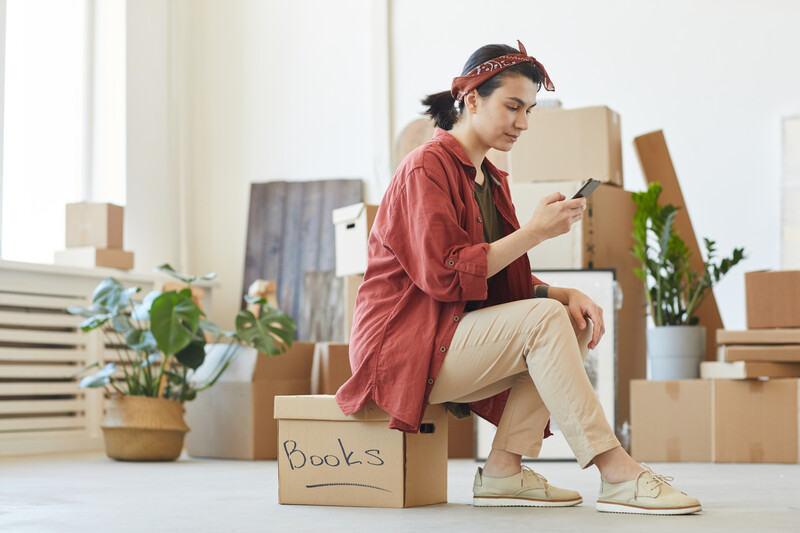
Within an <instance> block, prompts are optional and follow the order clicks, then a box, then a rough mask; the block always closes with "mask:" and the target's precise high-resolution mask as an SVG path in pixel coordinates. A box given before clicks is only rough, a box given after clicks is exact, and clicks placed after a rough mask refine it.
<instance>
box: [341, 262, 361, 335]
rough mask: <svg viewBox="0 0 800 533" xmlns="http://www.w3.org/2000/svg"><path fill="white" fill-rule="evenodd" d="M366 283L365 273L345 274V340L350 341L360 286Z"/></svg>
mask: <svg viewBox="0 0 800 533" xmlns="http://www.w3.org/2000/svg"><path fill="white" fill-rule="evenodd" d="M362 283H364V274H356V275H354V276H345V278H344V340H345V341H346V342H350V330H351V329H353V313H354V312H355V308H356V296H358V288H359V287H360V286H361V284H362Z"/></svg>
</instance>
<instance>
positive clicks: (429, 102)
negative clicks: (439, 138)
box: [422, 91, 458, 130]
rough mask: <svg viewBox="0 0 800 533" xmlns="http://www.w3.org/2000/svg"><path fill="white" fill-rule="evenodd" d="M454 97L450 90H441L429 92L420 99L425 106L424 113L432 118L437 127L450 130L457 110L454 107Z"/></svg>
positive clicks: (454, 121)
mask: <svg viewBox="0 0 800 533" xmlns="http://www.w3.org/2000/svg"><path fill="white" fill-rule="evenodd" d="M455 103H456V99H455V98H453V95H452V94H450V91H442V92H440V93H436V94H429V95H428V96H426V97H425V98H423V99H422V105H424V106H426V107H427V109H426V110H425V114H426V115H428V116H429V117H431V118H432V119H433V121H434V122H435V123H436V127H437V128H441V129H443V130H450V129H452V128H453V125H454V124H455V123H456V121H457V120H458V111H457V110H456V107H455Z"/></svg>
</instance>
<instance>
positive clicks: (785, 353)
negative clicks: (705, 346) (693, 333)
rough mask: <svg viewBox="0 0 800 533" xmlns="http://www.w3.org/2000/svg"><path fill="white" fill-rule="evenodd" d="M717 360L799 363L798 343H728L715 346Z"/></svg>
mask: <svg viewBox="0 0 800 533" xmlns="http://www.w3.org/2000/svg"><path fill="white" fill-rule="evenodd" d="M754 331H758V330H754ZM717 360H718V361H726V362H733V361H748V362H761V363H776V364H788V363H800V344H786V345H779V344H772V345H769V344H767V345H759V344H742V345H736V344H728V345H725V346H719V347H718V348H717ZM775 377H778V376H775Z"/></svg>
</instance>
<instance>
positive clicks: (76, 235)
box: [66, 202, 123, 249]
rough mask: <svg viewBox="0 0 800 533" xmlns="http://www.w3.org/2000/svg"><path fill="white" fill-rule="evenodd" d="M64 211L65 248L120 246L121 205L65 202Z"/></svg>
mask: <svg viewBox="0 0 800 533" xmlns="http://www.w3.org/2000/svg"><path fill="white" fill-rule="evenodd" d="M66 213H67V224H66V230H67V233H66V243H67V244H66V245H67V248H77V247H83V246H93V247H95V248H100V249H106V248H112V249H121V248H122V215H123V208H122V206H119V205H114V204H101V203H93V202H80V203H74V204H67V209H66Z"/></svg>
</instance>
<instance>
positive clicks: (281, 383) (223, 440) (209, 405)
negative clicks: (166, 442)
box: [185, 342, 314, 459]
mask: <svg viewBox="0 0 800 533" xmlns="http://www.w3.org/2000/svg"><path fill="white" fill-rule="evenodd" d="M224 350H225V345H222V344H215V345H212V346H210V347H209V348H208V350H207V352H208V353H207V355H206V359H205V361H204V362H203V365H202V366H201V367H200V368H198V369H197V374H196V379H197V381H202V380H205V379H207V378H208V376H209V375H210V374H211V372H212V371H213V370H214V369H215V368H216V365H217V363H218V362H219V360H220V358H221V357H222V354H223V352H224ZM239 350H240V352H239V354H238V355H237V356H236V358H235V359H234V360H233V362H232V363H231V365H230V366H229V367H228V368H227V370H225V372H224V373H223V374H222V376H221V377H220V379H219V381H217V383H215V384H214V385H213V386H212V387H211V388H209V389H207V390H204V391H201V392H200V393H198V394H197V398H195V399H194V400H192V401H191V402H186V407H185V409H186V423H187V424H188V425H189V428H191V431H189V433H188V434H187V435H186V451H187V453H188V454H189V455H191V456H194V457H224V458H228V459H275V458H277V457H278V424H277V422H276V421H275V420H274V419H273V417H272V412H273V409H274V398H275V396H278V395H287V394H308V393H309V391H310V390H311V379H310V377H311V362H312V359H313V356H314V343H311V342H294V343H292V347H291V348H290V349H289V350H287V351H286V352H285V353H283V354H281V355H279V356H275V357H270V356H268V355H266V354H263V353H259V352H257V351H256V350H255V349H253V348H245V347H242V348H239Z"/></svg>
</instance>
